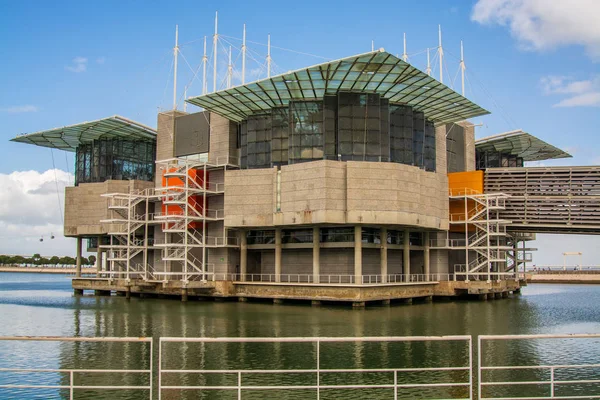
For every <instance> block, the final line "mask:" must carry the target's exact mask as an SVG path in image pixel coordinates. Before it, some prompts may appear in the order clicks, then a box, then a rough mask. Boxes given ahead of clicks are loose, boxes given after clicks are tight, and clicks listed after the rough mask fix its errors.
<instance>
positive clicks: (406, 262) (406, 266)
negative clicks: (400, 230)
mask: <svg viewBox="0 0 600 400" xmlns="http://www.w3.org/2000/svg"><path fill="white" fill-rule="evenodd" d="M403 236H404V237H403V240H404V241H403V244H404V247H403V250H402V256H403V260H402V270H403V271H402V273H403V274H404V282H408V281H409V280H410V277H409V275H410V231H409V230H408V229H405V230H404V235H403Z"/></svg>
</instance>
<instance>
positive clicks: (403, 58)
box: [402, 33, 408, 62]
mask: <svg viewBox="0 0 600 400" xmlns="http://www.w3.org/2000/svg"><path fill="white" fill-rule="evenodd" d="M402 60H403V61H404V62H408V54H406V33H405V34H404V53H402Z"/></svg>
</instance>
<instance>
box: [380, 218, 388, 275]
mask: <svg viewBox="0 0 600 400" xmlns="http://www.w3.org/2000/svg"><path fill="white" fill-rule="evenodd" d="M379 240H380V241H381V256H380V260H381V283H387V275H388V243H387V228H381V231H380V233H379Z"/></svg>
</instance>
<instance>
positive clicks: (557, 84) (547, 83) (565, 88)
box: [540, 75, 600, 107]
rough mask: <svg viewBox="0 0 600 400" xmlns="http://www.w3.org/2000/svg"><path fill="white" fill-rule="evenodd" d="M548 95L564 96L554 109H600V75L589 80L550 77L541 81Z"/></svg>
mask: <svg viewBox="0 0 600 400" xmlns="http://www.w3.org/2000/svg"><path fill="white" fill-rule="evenodd" d="M540 84H541V86H542V90H543V91H544V94H546V95H563V96H565V98H564V99H562V100H560V101H559V102H558V103H556V104H554V107H600V75H598V76H595V77H593V78H591V79H587V80H579V81H577V80H574V79H573V78H571V77H568V76H554V75H548V76H545V77H542V78H541V79H540Z"/></svg>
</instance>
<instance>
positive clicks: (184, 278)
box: [102, 158, 238, 286]
mask: <svg viewBox="0 0 600 400" xmlns="http://www.w3.org/2000/svg"><path fill="white" fill-rule="evenodd" d="M229 165H230V164H228V163H224V164H222V165H219V164H218V163H217V164H210V163H207V162H204V161H197V160H189V159H184V158H172V159H168V160H161V161H158V162H157V171H159V172H160V173H161V176H162V184H159V186H158V187H157V188H154V189H146V190H143V191H138V192H130V193H111V194H105V195H104V197H108V200H109V205H108V208H109V210H110V211H111V212H112V216H111V218H110V219H107V220H103V221H102V222H103V223H106V224H109V237H110V244H108V245H105V246H102V247H104V248H105V249H106V250H107V261H108V262H109V269H108V271H106V272H104V274H105V275H106V276H108V277H109V278H111V279H126V280H131V279H132V278H133V279H143V280H145V281H154V282H156V281H159V282H168V281H173V280H179V281H181V282H183V284H184V286H185V285H187V284H188V283H189V282H190V281H200V282H204V281H207V280H214V278H215V276H214V272H215V271H214V265H213V264H211V263H209V262H208V253H207V249H209V248H216V247H237V245H238V243H237V240H238V239H237V237H236V236H235V235H234V234H232V235H230V234H229V232H228V229H227V228H225V227H224V226H223V225H221V224H214V225H210V224H211V223H215V222H218V221H223V220H224V212H223V210H222V209H216V208H210V204H211V202H210V201H209V199H210V198H217V197H218V196H221V197H222V196H223V195H224V190H225V186H224V183H223V182H213V181H212V180H211V179H210V175H209V173H210V172H214V171H217V170H222V171H224V170H225V169H226V168H227V167H228V166H229ZM209 228H210V229H209ZM209 233H212V236H211V235H210V234H209Z"/></svg>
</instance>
